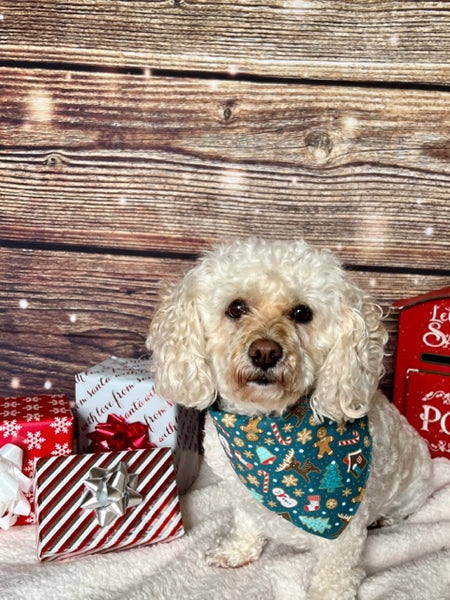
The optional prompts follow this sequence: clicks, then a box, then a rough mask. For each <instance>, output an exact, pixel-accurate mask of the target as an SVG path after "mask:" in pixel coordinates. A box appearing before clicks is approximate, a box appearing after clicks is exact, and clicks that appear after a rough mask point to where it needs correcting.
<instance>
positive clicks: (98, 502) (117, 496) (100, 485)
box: [81, 461, 143, 527]
mask: <svg viewBox="0 0 450 600" xmlns="http://www.w3.org/2000/svg"><path fill="white" fill-rule="evenodd" d="M137 481H138V475H137V473H128V468H127V465H126V463H124V462H122V461H121V462H119V464H118V465H116V466H115V467H114V468H112V469H100V468H99V467H94V468H93V469H91V470H90V471H89V477H88V478H87V479H86V480H85V481H84V482H83V483H84V485H85V487H86V488H87V489H86V490H85V492H84V495H83V497H82V499H81V502H82V505H81V508H83V509H85V510H95V515H96V517H97V521H98V522H99V524H100V525H101V526H102V527H106V526H107V525H110V524H111V523H112V522H113V521H114V520H115V519H117V518H118V517H121V516H123V515H124V514H125V512H126V510H127V508H130V507H132V506H137V505H138V504H140V503H141V502H142V500H143V497H142V495H141V494H139V493H138V492H136V490H135V489H134V488H135V487H136V485H137Z"/></svg>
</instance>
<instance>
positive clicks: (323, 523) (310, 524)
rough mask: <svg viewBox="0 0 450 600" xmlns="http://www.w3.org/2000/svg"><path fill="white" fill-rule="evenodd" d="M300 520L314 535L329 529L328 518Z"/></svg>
mask: <svg viewBox="0 0 450 600" xmlns="http://www.w3.org/2000/svg"><path fill="white" fill-rule="evenodd" d="M300 520H301V522H302V523H303V525H305V527H307V528H308V529H311V531H315V532H316V533H323V532H324V531H325V530H326V529H331V525H329V524H328V523H329V520H330V519H328V517H327V518H324V517H300Z"/></svg>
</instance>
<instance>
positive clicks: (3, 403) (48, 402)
mask: <svg viewBox="0 0 450 600" xmlns="http://www.w3.org/2000/svg"><path fill="white" fill-rule="evenodd" d="M6 444H15V445H16V446H19V448H21V449H22V450H23V472H24V473H25V475H27V476H28V477H32V475H33V466H34V462H35V459H37V458H39V457H42V456H66V455H68V454H71V453H72V446H73V416H72V413H71V411H70V407H69V402H68V400H67V399H66V398H65V397H64V396H63V395H41V396H23V397H18V398H0V447H2V446H4V445H6ZM27 499H28V501H29V502H30V504H31V506H32V510H31V514H30V515H28V516H26V517H25V516H20V517H19V518H18V519H17V522H16V524H17V525H28V524H32V523H34V505H33V497H32V493H30V494H28V495H27Z"/></svg>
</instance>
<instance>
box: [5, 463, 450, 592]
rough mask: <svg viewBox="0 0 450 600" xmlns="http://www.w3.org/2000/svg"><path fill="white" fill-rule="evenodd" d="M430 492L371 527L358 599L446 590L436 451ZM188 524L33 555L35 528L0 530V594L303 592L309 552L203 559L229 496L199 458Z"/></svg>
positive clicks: (448, 533) (443, 489)
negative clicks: (220, 562)
mask: <svg viewBox="0 0 450 600" xmlns="http://www.w3.org/2000/svg"><path fill="white" fill-rule="evenodd" d="M433 467H434V488H433V489H434V493H433V494H432V495H431V497H430V498H429V499H428V501H427V503H426V505H425V506H424V507H423V509H422V510H421V511H420V512H419V513H417V514H416V515H414V516H413V517H412V518H410V519H409V520H407V521H405V522H403V523H402V524H400V525H397V526H396V527H395V528H385V529H378V530H372V531H371V532H370V534H369V540H368V544H367V549H366V552H365V555H364V565H365V568H366V571H367V576H366V578H365V580H364V582H363V584H362V587H361V590H360V595H359V598H360V600H394V599H395V600H449V599H450V461H449V460H447V459H435V460H434V461H433ZM182 512H183V518H184V523H185V527H186V529H187V533H186V535H185V536H184V537H182V538H180V539H178V540H175V541H173V542H170V543H166V544H164V543H163V544H155V545H153V546H147V547H141V548H137V549H133V550H128V551H122V552H112V553H109V554H94V555H91V556H88V557H85V558H80V559H72V560H69V561H61V562H53V563H44V564H40V563H39V562H38V561H37V559H36V555H35V543H34V528H33V527H32V526H28V527H12V528H11V529H9V530H8V531H1V530H0V599H1V600H77V599H80V600H123V599H124V598H127V599H130V600H178V599H179V600H184V599H189V600H210V599H211V598H214V599H215V600H241V599H242V600H244V599H245V600H261V599H264V600H290V599H292V600H294V599H295V600H302V599H303V598H305V592H304V587H305V582H306V581H307V578H308V572H309V570H310V569H311V568H312V561H311V557H310V556H309V554H308V553H306V554H305V553H304V554H300V553H297V552H296V551H295V550H294V549H293V548H292V547H289V545H287V544H282V543H279V542H277V543H275V542H269V543H268V545H267V546H266V548H265V550H264V553H263V555H262V557H261V558H260V559H259V561H257V562H256V563H253V564H251V565H248V566H246V567H242V568H240V569H226V570H223V569H214V568H211V567H208V566H206V564H205V562H204V560H203V553H204V551H205V550H206V549H207V548H208V547H209V546H210V545H211V544H212V540H213V538H215V537H216V536H218V535H220V534H221V533H222V532H223V531H225V530H226V529H227V527H229V524H230V518H231V513H230V507H229V500H228V496H227V494H226V492H225V490H224V489H223V486H222V485H221V483H220V482H217V480H216V478H215V477H214V475H213V474H212V473H211V471H210V470H209V469H208V467H207V466H206V465H202V468H201V470H200V476H199V478H198V480H197V482H196V484H195V485H194V487H193V488H192V489H191V491H190V492H189V493H187V494H186V495H185V496H184V497H183V498H182Z"/></svg>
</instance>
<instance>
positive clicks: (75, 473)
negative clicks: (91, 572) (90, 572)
mask: <svg viewBox="0 0 450 600" xmlns="http://www.w3.org/2000/svg"><path fill="white" fill-rule="evenodd" d="M120 462H124V463H125V464H126V465H127V468H128V471H129V472H132V473H136V474H137V476H138V480H137V484H136V487H135V490H136V492H137V493H139V494H141V495H142V497H143V501H142V502H140V503H139V504H138V505H137V506H134V507H130V508H128V509H127V511H126V512H125V514H124V515H123V516H120V517H118V518H117V519H116V520H114V521H113V523H111V524H110V525H108V526H103V527H102V526H101V525H100V524H99V522H98V520H97V518H96V514H95V511H94V510H86V509H83V508H82V504H83V497H84V492H85V485H84V481H85V480H86V479H87V478H88V477H89V473H90V471H91V469H92V468H94V467H97V468H101V469H113V468H115V467H116V466H117V465H118V464H119V463H120ZM35 502H36V507H37V523H38V527H37V535H38V540H37V544H38V557H39V559H40V560H41V561H47V560H58V559H61V558H67V557H70V556H81V555H85V554H92V553H93V552H108V551H111V550H117V549H120V548H131V547H134V546H140V545H144V544H151V543H155V542H159V541H163V540H165V541H169V540H171V539H174V538H177V537H180V536H181V535H183V534H184V529H183V523H182V519H181V513H180V506H179V500H178V491H177V487H176V481H175V472H174V468H173V458H172V452H171V450H170V449H169V448H155V449H153V450H135V451H123V452H105V453H99V454H80V455H78V454H73V455H70V456H58V457H48V458H41V459H39V460H38V461H37V462H36V470H35Z"/></svg>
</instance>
